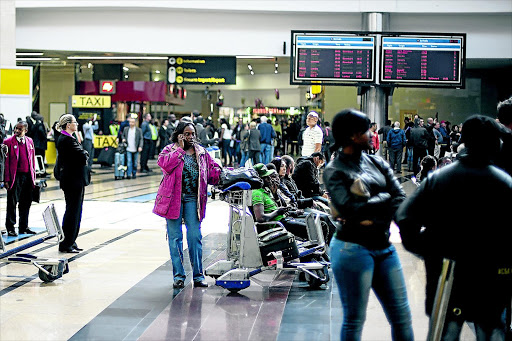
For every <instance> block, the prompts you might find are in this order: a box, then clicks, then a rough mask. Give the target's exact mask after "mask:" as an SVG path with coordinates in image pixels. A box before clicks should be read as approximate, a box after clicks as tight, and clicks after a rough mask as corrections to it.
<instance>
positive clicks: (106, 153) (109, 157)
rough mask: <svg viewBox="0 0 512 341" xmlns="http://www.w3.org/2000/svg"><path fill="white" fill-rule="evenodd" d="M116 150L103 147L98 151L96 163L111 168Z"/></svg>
mask: <svg viewBox="0 0 512 341" xmlns="http://www.w3.org/2000/svg"><path fill="white" fill-rule="evenodd" d="M115 154H116V149H115V148H114V147H105V148H103V149H102V150H101V151H100V155H98V163H99V164H101V165H102V166H108V167H112V164H113V163H114V161H115Z"/></svg>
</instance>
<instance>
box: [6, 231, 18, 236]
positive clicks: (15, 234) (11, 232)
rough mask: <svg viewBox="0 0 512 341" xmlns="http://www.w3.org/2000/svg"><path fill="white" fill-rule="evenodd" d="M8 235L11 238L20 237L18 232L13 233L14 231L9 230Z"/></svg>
mask: <svg viewBox="0 0 512 341" xmlns="http://www.w3.org/2000/svg"><path fill="white" fill-rule="evenodd" d="M7 235H8V236H9V237H17V236H18V234H17V233H16V231H13V230H9V231H7Z"/></svg>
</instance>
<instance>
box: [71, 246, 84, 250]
mask: <svg viewBox="0 0 512 341" xmlns="http://www.w3.org/2000/svg"><path fill="white" fill-rule="evenodd" d="M73 250H77V251H83V250H84V249H81V248H79V247H78V246H73Z"/></svg>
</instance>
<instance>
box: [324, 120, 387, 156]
mask: <svg viewBox="0 0 512 341" xmlns="http://www.w3.org/2000/svg"><path fill="white" fill-rule="evenodd" d="M324 125H325V151H324V155H325V164H327V163H328V162H329V161H330V160H331V154H332V151H331V147H332V146H334V136H333V134H332V129H331V124H330V123H329V122H327V121H326V122H325V123H324ZM378 141H379V136H378V135H377V143H378ZM377 149H378V148H377Z"/></svg>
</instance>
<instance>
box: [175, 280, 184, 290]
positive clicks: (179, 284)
mask: <svg viewBox="0 0 512 341" xmlns="http://www.w3.org/2000/svg"><path fill="white" fill-rule="evenodd" d="M172 287H173V288H174V289H181V288H184V287H185V282H184V281H183V280H182V279H177V280H175V281H174V283H173V285H172Z"/></svg>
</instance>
